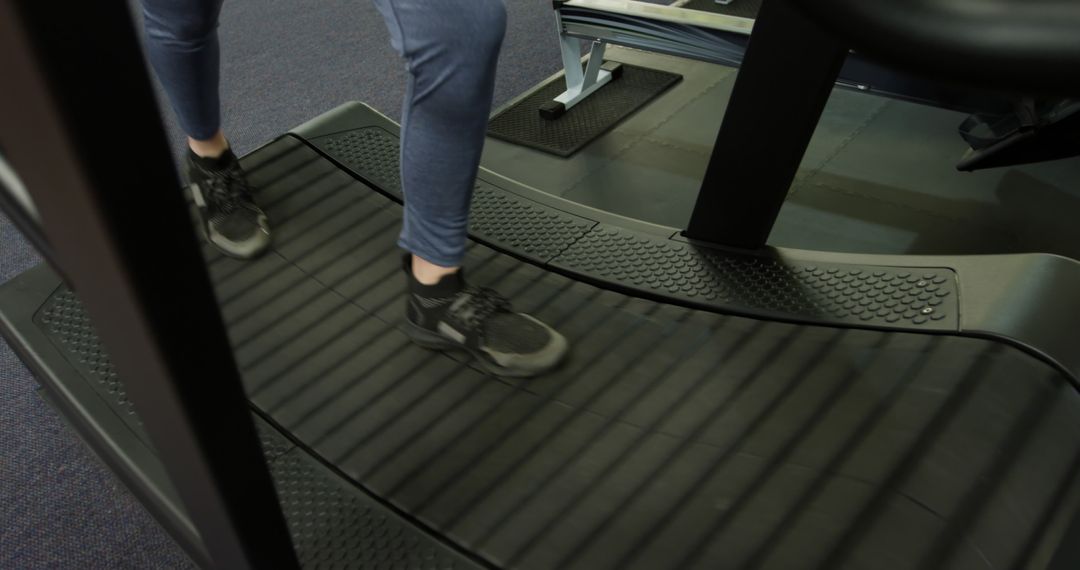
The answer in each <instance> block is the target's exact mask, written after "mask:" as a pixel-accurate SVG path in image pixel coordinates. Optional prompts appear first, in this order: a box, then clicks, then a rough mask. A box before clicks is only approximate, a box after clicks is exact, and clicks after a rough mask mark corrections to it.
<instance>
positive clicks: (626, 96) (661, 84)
mask: <svg viewBox="0 0 1080 570" xmlns="http://www.w3.org/2000/svg"><path fill="white" fill-rule="evenodd" d="M680 79H682V77H681V76H679V75H676V74H674V73H668V72H665V71H660V70H655V69H646V68H644V67H638V66H634V65H623V71H622V77H620V78H618V79H615V80H613V81H611V82H610V83H608V84H607V85H605V86H603V87H601V88H600V89H599V90H597V91H596V92H595V93H593V94H592V95H590V96H588V97H586V98H585V100H584V101H582V102H580V103H578V104H577V105H575V106H573V107H571V108H570V109H568V110H567V111H566V114H564V115H563V116H561V117H559V118H558V119H555V120H548V119H544V118H543V117H541V116H540V114H539V109H540V107H542V106H543V105H544V104H545V103H547V102H549V101H552V100H554V99H555V97H558V96H559V95H560V94H561V93H562V92H563V91H566V81H565V80H564V79H563V77H562V76H561V75H560V76H559V77H556V78H555V79H553V80H551V81H549V82H548V83H547V84H545V85H543V86H542V87H540V88H539V89H537V90H536V91H534V92H533V93H532V94H530V95H528V96H527V97H525V98H523V99H521V100H520V101H518V102H516V103H514V104H513V105H511V106H510V107H508V108H506V109H504V110H502V111H501V112H500V113H498V114H497V115H495V116H494V117H492V119H491V123H490V124H489V125H488V135H490V136H493V137H496V138H500V139H503V140H505V141H507V142H511V143H514V144H520V145H523V146H527V147H530V148H535V149H537V150H542V151H544V152H549V153H552V154H556V155H559V156H570V155H572V154H574V153H575V152H577V151H578V150H580V149H581V148H582V147H584V146H585V145H587V144H589V142H591V141H592V140H594V139H595V138H596V137H598V136H600V135H602V134H604V133H605V132H606V131H608V130H609V129H611V128H612V127H614V126H615V125H616V124H618V123H619V121H622V120H623V119H625V118H626V117H628V116H630V114H632V113H633V112H634V111H637V110H638V109H639V108H641V107H642V106H643V105H645V104H646V103H648V102H649V101H651V100H652V99H653V98H655V97H657V96H659V95H660V94H661V93H663V92H664V91H666V90H668V89H669V88H671V86H673V85H675V83H677V82H678V81H679V80H680Z"/></svg>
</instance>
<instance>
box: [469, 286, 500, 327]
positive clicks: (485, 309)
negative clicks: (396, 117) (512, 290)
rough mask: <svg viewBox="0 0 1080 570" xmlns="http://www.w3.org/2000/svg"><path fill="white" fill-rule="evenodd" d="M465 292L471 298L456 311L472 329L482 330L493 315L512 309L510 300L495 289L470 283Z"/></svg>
mask: <svg viewBox="0 0 1080 570" xmlns="http://www.w3.org/2000/svg"><path fill="white" fill-rule="evenodd" d="M464 294H466V295H468V296H469V300H468V302H466V303H465V304H464V305H463V306H462V307H460V308H459V309H458V310H457V311H455V312H456V313H458V315H457V317H458V318H460V319H461V320H462V321H464V322H465V325H466V326H468V327H469V328H470V329H473V330H480V328H481V326H482V325H483V323H484V321H486V320H487V319H488V317H490V316H491V315H493V314H495V313H497V312H509V311H510V301H508V300H507V299H506V297H503V296H502V295H500V294H499V293H498V292H497V291H495V290H494V289H488V288H487V287H475V286H472V285H469V286H468V287H466V288H465V291H464Z"/></svg>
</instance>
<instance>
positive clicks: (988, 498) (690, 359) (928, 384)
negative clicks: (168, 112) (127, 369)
mask: <svg viewBox="0 0 1080 570" xmlns="http://www.w3.org/2000/svg"><path fill="white" fill-rule="evenodd" d="M357 140H359V139H357ZM351 148H353V152H354V156H353V159H356V160H359V158H357V157H360V158H362V156H363V153H372V152H375V150H373V148H374V147H364V146H363V144H358V145H354V146H353V147H351ZM380 152H381V151H380ZM347 158H348V157H346V159H347ZM346 159H343V160H346ZM246 164H247V167H248V169H249V171H250V174H251V177H252V180H253V182H254V183H255V185H256V186H257V187H258V188H260V192H261V201H262V203H264V204H266V205H267V206H268V212H269V215H270V217H271V219H272V220H273V223H274V225H275V231H276V234H275V247H274V250H273V251H272V252H271V253H270V254H268V255H266V256H265V257H263V258H261V259H259V260H257V261H255V262H250V263H244V262H237V261H234V260H231V259H228V258H224V257H220V256H216V255H214V254H209V256H210V261H209V269H210V273H211V275H212V278H213V280H214V282H215V283H216V287H217V291H218V294H219V298H220V300H221V304H222V311H223V315H224V318H225V321H226V322H227V324H228V327H229V330H230V334H231V338H232V340H233V343H234V345H235V349H236V355H237V360H238V362H239V364H240V366H241V368H242V372H243V377H244V380H245V383H246V386H247V389H248V392H249V394H250V396H251V400H252V402H253V403H254V405H255V406H256V407H257V408H258V410H259V411H260V412H261V414H262V415H263V416H264V417H266V418H269V419H270V420H271V421H272V422H274V423H275V424H277V425H278V426H280V427H281V428H283V429H284V430H286V431H287V432H289V433H291V438H292V441H293V442H295V443H296V444H298V445H299V446H300V449H304V448H306V449H309V450H310V451H312V452H313V453H314V454H316V455H317V456H318V457H320V458H321V460H322V461H324V462H325V463H327V464H328V465H330V466H332V467H333V468H335V469H336V473H337V475H334V472H331V471H329V470H325V469H323V468H321V467H318V468H317V467H311V466H307V467H304V466H301V467H296V466H295V465H294V471H295V470H296V469H301V470H302V469H308V470H309V471H311V472H312V473H314V471H316V470H318V471H319V473H322V475H320V476H321V477H323V478H327V477H329V478H336V477H337V476H339V475H342V474H343V475H346V476H348V477H349V478H351V479H352V481H353V482H355V483H357V484H358V485H359V486H360V487H362V489H363V490H365V491H366V492H367V493H370V495H371V496H374V497H375V498H377V499H378V500H379V501H385V502H388V503H390V504H391V505H393V506H394V507H395V509H397V510H399V511H400V512H402V513H404V514H405V515H406V516H408V517H413V518H414V519H415V521H419V522H420V523H422V526H426V527H427V528H426V530H428V531H434V532H435V533H437V534H441V535H442V536H443V537H444V538H445V539H446V540H447V541H448V542H449V543H450V544H452V545H454V546H453V547H454V548H458V549H459V553H472V554H471V556H472V559H471V560H469V559H468V558H462V557H460V556H452V555H440V556H442V557H441V558H437V557H435V555H431V554H430V553H429V555H426V556H424V557H417V558H409V559H404V558H403V559H402V560H405V561H409V563H408V566H409V567H452V566H455V567H463V566H465V565H469V564H472V563H473V562H480V563H490V564H492V565H497V566H511V567H520V568H537V569H540V568H545V569H546V568H559V569H561V568H582V569H601V568H619V569H622V568H643V569H655V568H676V567H678V568H811V567H817V568H840V567H852V568H876V569H881V568H932V567H939V566H940V567H948V568H1002V567H1018V566H1017V565H1018V564H1020V563H1022V562H1024V561H1027V560H1033V561H1036V562H1037V561H1039V560H1040V557H1043V558H1041V559H1042V560H1045V556H1047V555H1048V553H1049V552H1051V551H1052V550H1053V548H1054V547H1056V545H1057V543H1058V541H1060V539H1061V533H1062V531H1063V528H1062V527H1063V526H1064V525H1065V524H1067V522H1068V520H1069V519H1070V518H1071V517H1072V515H1073V513H1074V512H1075V509H1076V504H1077V500H1076V499H1077V498H1076V495H1077V493H1078V491H1080V489H1078V488H1077V485H1076V481H1077V477H1076V476H1077V473H1078V466H1080V429H1078V427H1080V413H1078V411H1080V399H1078V398H1077V394H1076V391H1075V390H1074V389H1073V388H1072V387H1071V386H1070V384H1069V383H1068V381H1067V380H1066V379H1065V378H1064V377H1063V376H1062V375H1061V374H1059V373H1058V372H1056V371H1055V370H1054V369H1052V368H1050V367H1048V366H1046V365H1045V364H1044V363H1042V362H1040V361H1038V360H1035V359H1033V358H1031V357H1029V356H1027V355H1025V354H1024V353H1022V352H1020V351H1018V350H1016V349H1014V348H1010V347H1008V346H1005V345H1002V344H998V343H995V342H992V341H988V340H979V339H969V338H962V337H956V336H944V335H929V334H915V333H907V332H881V331H872V330H859V329H848V328H830V327H818V326H805V325H795V324H784V323H778V322H769V321H761V320H754V319H749V318H742V317H730V316H723V315H720V314H715V313H711V312H706V311H698V310H692V309H688V308H684V307H680V306H674V305H669V304H663V303H657V302H653V301H648V300H644V299H640V298H634V297H629V296H625V295H622V294H619V293H616V292H612V291H608V290H604V289H600V288H597V287H594V286H592V285H588V284H585V283H582V282H579V281H575V280H572V279H569V278H567V277H564V276H561V275H559V274H556V273H552V272H549V271H546V270H544V269H542V268H540V267H537V266H535V265H532V264H529V263H525V262H522V261H519V260H517V259H515V258H513V257H511V256H508V255H505V254H502V253H499V252H497V251H496V250H494V249H491V248H489V247H486V246H484V245H480V244H476V243H474V244H472V245H471V247H470V249H469V253H468V264H467V265H468V267H469V277H470V279H471V280H473V281H475V282H476V283H478V284H480V285H484V286H491V287H496V288H498V289H499V290H501V291H502V292H504V293H505V294H506V295H508V296H509V297H511V298H512V299H513V300H514V302H515V304H516V306H517V307H518V308H519V309H521V310H524V311H528V312H530V313H533V314H535V315H537V316H539V317H540V318H542V319H544V320H546V321H548V322H550V323H552V324H554V325H556V326H557V327H558V328H559V329H561V330H562V331H563V332H564V333H565V334H566V336H567V337H568V338H570V339H572V342H573V346H574V349H573V354H572V356H571V358H570V360H569V361H568V362H567V364H566V365H565V367H563V368H562V369H561V370H559V371H558V372H555V373H552V374H550V375H547V376H544V377H541V378H537V379H534V380H528V381H515V380H508V379H501V378H494V377H491V376H487V375H485V374H484V373H482V372H480V371H479V370H478V369H476V368H474V367H473V366H472V365H470V363H469V362H468V360H467V359H465V358H462V357H461V356H460V355H454V354H438V353H432V352H428V351H425V350H422V349H419V348H417V347H414V346H412V345H411V344H410V343H409V342H408V341H407V340H406V338H405V336H404V334H403V333H402V332H401V331H400V330H399V325H400V315H401V312H402V306H403V304H404V299H403V295H402V293H403V276H402V274H401V269H400V257H399V255H400V254H399V252H398V250H397V248H396V245H395V239H396V234H397V228H398V225H399V222H400V216H401V207H400V206H399V204H398V203H397V202H396V201H394V200H392V199H390V198H389V197H388V196H387V195H386V194H383V193H380V192H379V191H375V190H373V189H372V187H371V186H369V185H367V184H365V183H362V182H360V181H358V180H357V179H356V178H354V177H353V176H351V175H350V174H349V173H347V172H346V171H345V170H343V169H341V168H339V167H338V166H336V165H335V164H334V163H333V162H331V161H330V160H328V159H327V158H325V157H324V156H322V155H320V154H319V153H318V152H316V151H315V150H313V148H312V147H310V146H309V145H307V144H305V143H304V142H303V141H301V140H300V139H298V138H294V137H291V136H287V137H283V138H282V139H280V140H278V141H276V142H274V143H272V144H270V145H268V146H267V147H264V148H263V149H260V150H259V151H257V152H256V153H254V154H253V155H251V156H249V157H248V158H247V159H246ZM380 172H381V174H378V173H377V175H376V176H373V178H377V177H379V176H382V177H384V178H386V179H388V180H389V179H396V172H395V171H394V170H393V169H383V170H381V171H380ZM389 186H390V184H388V187H389ZM389 191H390V192H391V193H392V192H393V188H390V190H389ZM508 207H510V206H508ZM553 247H554V246H553ZM78 318H80V317H79V310H78V307H77V302H76V301H74V300H73V298H72V297H71V295H70V293H66V292H65V291H64V290H63V289H62V288H61V289H59V290H58V291H57V292H56V293H55V294H54V295H53V296H52V298H51V299H50V300H49V301H48V302H47V303H46V304H45V306H44V307H42V309H41V310H40V311H38V314H37V316H36V317H35V320H36V322H37V323H38V326H40V327H41V328H42V329H43V330H45V331H46V333H47V334H48V335H50V336H51V337H52V339H53V342H55V343H56V345H57V346H59V347H61V348H64V349H65V350H67V351H68V355H69V359H70V361H71V363H72V365H73V366H75V367H76V368H78V369H79V370H80V371H81V372H82V374H83V376H85V377H86V379H87V381H88V382H91V383H96V384H100V385H99V388H100V387H101V386H105V388H103V389H100V390H99V392H100V393H101V394H102V395H103V396H104V397H106V398H109V397H111V398H112V399H113V402H112V405H113V408H114V410H115V411H116V412H117V413H118V414H119V415H122V416H123V417H125V418H126V419H127V421H128V424H129V427H130V429H131V430H132V431H133V432H135V433H139V432H140V431H141V430H140V428H139V426H138V422H137V420H136V419H134V418H135V416H133V415H130V414H124V413H123V409H122V403H118V401H119V399H121V398H122V396H121V397H118V396H117V393H120V394H122V385H119V388H117V387H116V386H113V389H112V390H111V391H110V390H108V389H107V385H106V384H107V382H106V381H104V380H102V378H105V379H106V380H109V381H112V382H114V383H115V382H116V380H115V374H114V373H113V372H112V371H111V367H110V365H109V364H108V361H107V359H102V358H99V359H98V360H94V358H90V359H89V361H88V358H87V356H86V355H87V354H91V353H93V350H89V349H87V348H86V347H85V346H83V345H82V344H80V343H84V344H85V342H86V341H85V340H78V339H77V338H76V339H75V340H72V339H73V338H74V337H71V336H70V335H69V338H67V340H66V341H65V338H64V337H63V334H62V332H63V331H64V330H70V328H65V327H66V326H67V325H63V324H59V325H58V324H57V323H64V322H65V319H67V320H68V321H70V320H71V319H76V320H77V319H78ZM75 337H78V335H75ZM79 338H82V337H79ZM80 347H81V348H80ZM80 353H81V356H80ZM102 370H105V372H102ZM102 382H104V383H102ZM275 441H277V443H275V444H274V445H278V446H280V445H281V442H282V441H283V440H279V439H278V438H275ZM290 446H291V444H290ZM271 448H272V449H276V448H274V447H273V446H271ZM282 453H283V452H281V451H278V452H275V453H272V454H271V459H275V458H277V457H279V456H280V455H282ZM278 463H280V460H278ZM305 465H306V464H305ZM303 476H304V477H309V476H312V475H310V474H308V475H303ZM321 485H324V486H325V485H330V486H331V487H333V486H334V485H340V483H336V482H332V483H321ZM301 487H302V485H301ZM345 487H348V485H345ZM288 488H289V487H288V485H283V484H281V483H280V482H279V490H282V489H288ZM334 488H335V489H337V487H334ZM283 492H284V494H285V495H289V493H290V491H287V490H286V491H283ZM292 492H293V493H299V494H300V495H302V496H325V492H320V491H317V490H316V491H311V490H310V489H309V490H307V491H303V490H300V491H292ZM334 492H335V493H338V494H339V495H340V494H341V493H345V491H341V490H340V489H339V490H337V491H334ZM305 493H307V495H304V494H305ZM320 493H322V494H320ZM360 494H361V495H363V493H360ZM294 498H295V497H294ZM283 499H284V500H285V501H286V503H288V496H286V497H283ZM326 500H327V501H328V504H333V503H335V502H338V501H340V500H341V499H340V497H339V498H333V497H331V498H330V499H326ZM352 500H353V501H354V504H355V501H360V500H361V499H352ZM363 500H366V501H370V499H366V498H364V499H363ZM363 504H367V503H363ZM368 508H369V507H362V508H361V507H355V506H354V507H351V509H352V510H350V508H342V507H331V506H325V507H319V508H316V509H314V510H316V511H319V510H324V509H325V510H327V511H331V512H333V513H335V514H334V517H336V518H334V520H333V521H331V523H326V524H330V525H331V526H335V528H338V530H337V531H336V534H331V535H330V536H323V537H320V536H318V535H316V536H307V537H306V542H304V543H303V544H301V545H300V550H301V556H302V557H303V559H304V560H305V562H306V563H308V564H315V563H316V562H319V561H320V560H322V561H331V560H336V561H337V562H338V563H341V564H344V565H357V566H359V565H363V564H364V563H365V562H364V560H361V559H360V556H361V555H362V553H366V556H368V559H367V563H371V560H373V559H372V558H371V557H372V556H374V554H373V553H372V552H373V550H372V549H374V551H375V552H377V551H378V547H379V546H380V545H382V546H385V541H384V542H383V543H380V542H378V541H374V542H372V541H369V542H367V543H364V544H365V545H366V546H363V547H360V548H359V549H356V550H354V552H353V553H352V554H350V555H348V556H354V557H355V558H344V557H339V558H337V559H331V558H320V557H319V556H318V555H315V554H312V552H313V551H314V550H317V549H319V548H322V549H327V548H332V547H334V546H340V545H341V544H347V545H352V544H353V543H352V542H351V541H352V540H353V538H355V537H354V535H353V534H352V533H357V534H360V533H362V532H363V531H362V529H363V528H366V527H362V526H360V525H357V526H355V527H350V526H348V525H350V524H352V523H351V522H350V517H353V518H355V516H358V513H361V514H362V513H366V512H367V511H366V510H365V509H368ZM286 510H287V511H288V510H289V509H286ZM302 510H303V509H302ZM307 510H309V511H310V510H312V509H310V508H309V509H307ZM308 514H309V515H310V512H309V513H308ZM297 520H298V519H296V517H295V513H291V512H290V524H291V525H292V527H293V530H294V534H297V536H298V537H300V536H301V535H302V534H303V533H302V532H301V530H299V529H300V528H301V527H302V526H303V525H302V524H298V523H297ZM326 528H327V527H324V530H323V531H322V532H326V533H333V532H335V531H334V530H332V529H331V530H326ZM341 528H344V529H351V530H348V531H347V532H346V531H343V530H341ZM368 532H369V533H370V531H368ZM396 532H402V531H400V530H399V531H396ZM408 532H416V531H412V530H410V531H408ZM309 534H310V533H309ZM406 534H407V533H406ZM379 536H381V535H379ZM391 536H398V535H397V534H393V533H391ZM409 540H410V541H412V542H408V544H414V545H415V544H417V542H416V541H417V540H419V539H417V538H415V537H413V538H411V539H409ZM399 542H400V541H399ZM354 546H355V545H354ZM399 546H400V545H399ZM442 548H444V549H445V547H442ZM401 564H402V565H405V562H401Z"/></svg>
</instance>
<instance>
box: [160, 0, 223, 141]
mask: <svg viewBox="0 0 1080 570" xmlns="http://www.w3.org/2000/svg"><path fill="white" fill-rule="evenodd" d="M221 4H222V0H142V7H143V22H144V26H145V29H146V52H147V55H148V56H149V59H150V64H151V65H153V67H154V72H155V73H156V74H157V77H158V80H159V81H161V84H162V86H164V87H165V94H166V95H167V96H168V98H169V102H170V103H171V104H172V107H173V110H174V111H175V112H176V116H177V118H178V120H179V122H180V127H181V128H182V129H184V132H185V133H187V135H188V141H189V146H191V149H192V151H193V152H195V153H196V154H198V155H199V156H219V155H221V153H223V152H224V151H225V149H226V148H227V143H226V142H225V137H224V135H223V134H222V132H221V101H220V98H219V95H218V88H219V84H220V60H221V56H220V48H219V45H218V36H217V27H218V15H219V14H220V13H221Z"/></svg>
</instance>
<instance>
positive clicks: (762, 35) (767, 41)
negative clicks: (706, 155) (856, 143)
mask: <svg viewBox="0 0 1080 570" xmlns="http://www.w3.org/2000/svg"><path fill="white" fill-rule="evenodd" d="M846 54H847V50H846V48H845V47H844V45H843V44H842V43H841V42H840V41H839V40H838V39H837V38H835V37H832V36H830V35H829V34H827V33H826V32H825V31H824V30H822V29H821V28H819V27H818V26H817V24H815V23H814V22H812V21H810V20H808V19H807V18H806V17H805V16H804V15H803V14H802V13H800V12H799V11H798V10H796V9H795V8H794V7H792V6H791V4H790V0H764V2H763V4H762V7H761V11H760V13H759V14H758V18H757V20H756V21H755V22H754V31H753V34H752V35H751V36H750V44H749V46H748V47H747V51H746V57H745V58H744V59H743V64H742V66H741V68H740V70H739V75H738V77H737V78H736V80H735V88H734V91H733V92H732V94H731V101H730V103H729V104H728V107H727V111H726V112H725V114H724V121H723V123H722V124H721V127H720V133H719V135H717V137H716V144H715V145H714V146H713V152H712V157H711V158H710V159H709V167H708V170H707V171H706V172H705V179H704V181H703V182H702V185H701V191H700V192H699V193H698V198H697V204H696V205H695V206H694V212H693V214H692V215H691V218H690V225H689V226H687V228H686V231H685V232H684V234H685V235H686V236H687V237H690V238H693V239H699V240H702V241H708V242H713V243H717V244H721V245H727V246H732V247H739V248H746V249H757V248H759V247H761V246H763V245H765V241H766V240H767V239H768V237H769V232H770V231H771V230H772V226H773V223H774V222H776V216H777V215H778V214H779V213H780V206H781V205H783V203H784V198H786V197H787V192H788V188H789V187H790V186H791V181H792V180H794V178H795V173H796V171H797V170H798V168H799V163H800V162H801V161H802V157H803V154H804V153H805V152H806V146H807V144H808V143H809V142H810V137H811V135H813V134H814V128H815V127H816V126H817V122H818V119H819V118H820V117H821V111H822V109H824V108H825V103H826V101H828V99H829V93H830V92H831V91H832V87H833V84H834V83H835V82H836V78H837V75H838V74H839V73H840V67H841V66H842V65H843V63H844V57H845V56H846Z"/></svg>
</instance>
